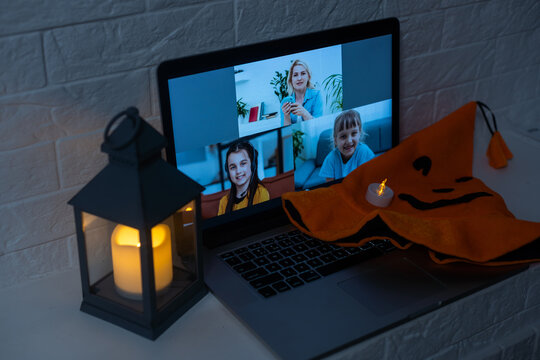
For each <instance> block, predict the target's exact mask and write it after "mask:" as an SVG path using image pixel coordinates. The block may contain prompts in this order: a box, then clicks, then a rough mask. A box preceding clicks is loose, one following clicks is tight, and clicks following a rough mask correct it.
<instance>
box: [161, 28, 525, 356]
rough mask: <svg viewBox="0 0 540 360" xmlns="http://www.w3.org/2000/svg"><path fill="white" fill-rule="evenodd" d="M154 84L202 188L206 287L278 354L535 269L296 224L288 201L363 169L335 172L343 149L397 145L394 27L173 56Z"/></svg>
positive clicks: (344, 338)
mask: <svg viewBox="0 0 540 360" xmlns="http://www.w3.org/2000/svg"><path fill="white" fill-rule="evenodd" d="M157 78H158V86H159V98H160V105H161V114H162V121H163V131H164V134H165V136H166V137H167V139H168V147H167V149H166V151H167V153H166V155H167V160H168V161H169V162H170V163H172V164H174V165H175V166H177V167H178V169H179V170H181V171H182V172H183V173H185V174H186V175H188V176H190V177H191V178H192V179H194V180H195V181H197V182H199V183H200V184H201V185H203V186H204V187H205V190H204V192H203V195H202V198H201V206H202V217H203V222H202V225H201V226H202V234H203V243H204V278H205V282H206V284H207V285H208V287H209V288H210V290H211V291H212V292H213V293H214V295H215V296H216V297H217V298H218V299H219V300H220V301H221V302H222V303H223V304H224V305H225V306H226V307H227V308H228V309H230V310H231V311H232V312H233V313H234V314H235V315H236V316H237V317H238V318H239V319H240V320H241V321H242V322H243V323H244V324H245V325H246V326H247V327H249V328H250V329H251V330H252V331H253V332H254V333H255V334H256V335H257V337H258V338H259V339H261V340H262V341H263V342H264V343H265V344H266V345H267V346H268V347H269V349H271V351H272V352H273V353H274V354H275V355H276V356H277V357H279V358H283V359H309V358H318V357H323V356H326V355H329V354H332V353H334V352H336V351H339V350H340V349H343V348H345V347H347V346H350V345H352V344H354V343H356V342H359V341H362V340H363V339H366V338H368V337H370V336H373V335H375V334H378V333H380V332H382V331H384V330H386V329H389V328H391V327H393V326H396V325H399V324H401V323H403V322H405V321H408V320H409V319H412V318H415V317H417V316H420V315H422V314H424V313H426V312H429V311H432V310H434V309H437V308H438V307H441V306H443V305H444V304H447V303H449V302H451V301H454V300H456V299H458V298H460V297H463V296H465V295H467V294H470V293H471V292H473V291H476V290H478V289H481V288H483V287H486V286H488V285H490V284H492V283H495V282H497V281H499V280H501V279H503V278H505V277H508V276H510V275H512V274H514V273H516V272H518V271H521V270H523V269H524V268H526V266H525V267H524V266H518V267H511V268H508V267H506V268H504V269H501V268H493V267H475V266H473V265H468V264H455V265H451V266H448V265H446V266H441V265H436V264H434V263H433V262H432V261H431V260H429V258H428V257H427V255H426V251H425V250H424V249H414V248H413V249H412V250H407V251H400V250H397V249H393V246H392V245H391V243H390V242H389V241H384V240H383V241H377V242H371V243H369V244H367V245H366V246H363V247H362V248H347V249H345V248H339V247H337V246H334V245H329V244H325V243H324V242H321V241H320V240H318V239H313V238H310V237H309V236H306V235H304V234H302V233H301V232H300V231H298V230H297V229H295V228H294V227H293V226H292V225H291V224H290V222H289V221H288V219H287V217H286V216H285V214H284V212H283V210H282V205H281V199H280V196H281V194H283V193H284V192H288V191H310V190H312V189H315V188H317V187H321V186H329V185H332V184H333V183H335V182H338V181H340V177H341V176H345V175H346V174H347V172H348V171H352V170H354V169H338V170H336V168H335V167H334V168H332V169H334V171H337V172H334V173H330V172H329V170H328V168H329V165H328V164H329V163H330V162H331V156H332V153H334V155H336V154H338V156H339V154H342V155H343V156H345V155H346V153H347V151H349V152H351V151H354V152H353V153H352V155H350V156H351V157H350V159H351V160H352V159H355V160H354V161H357V162H358V164H360V163H361V162H363V161H369V158H372V157H375V156H379V155H380V154H382V153H384V152H385V151H387V150H389V149H391V148H392V147H393V146H396V145H397V143H398V134H399V132H398V129H399V23H398V20H397V19H395V18H391V19H384V20H379V21H374V22H370V23H363V24H358V25H353V26H347V27H343V28H337V29H330V30H324V31H321V32H317V33H310V34H304V35H301V36H295V37H290V38H285V39H278V40H273V41H268V42H264V43H258V44H253V45H248V46H242V47H237V48H233V49H228V50H222V51H218V52H213V53H209V54H202V55H196V56H191V57H186V58H181V59H175V60H170V61H166V62H164V63H162V64H160V66H159V68H158V71H157ZM347 119H348V120H347ZM351 119H352V120H351ZM354 119H358V120H354ZM358 121H359V122H358ZM344 122H348V125H346V126H341V127H340V126H338V125H339V124H343V123H344ZM336 124H337V125H336ZM335 125H336V129H334V127H335ZM343 130H347V131H345V132H346V133H347V136H350V138H347V139H346V140H347V141H345V142H343V143H339V137H338V136H336V134H341V133H342V131H343ZM334 132H336V134H334ZM340 136H341V135H340ZM353 138H354V140H351V139H353ZM343 144H345V145H343ZM351 148H352V149H351ZM366 148H367V149H366ZM360 150H362V151H363V153H362V154H361V155H362V156H359V155H358V154H360ZM337 151H339V153H337ZM347 156H348V155H347ZM354 156H357V158H354ZM328 159H330V160H328Z"/></svg>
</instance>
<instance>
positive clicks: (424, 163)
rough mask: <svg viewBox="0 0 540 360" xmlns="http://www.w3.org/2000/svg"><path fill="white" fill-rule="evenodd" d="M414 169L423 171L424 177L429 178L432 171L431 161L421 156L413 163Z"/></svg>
mask: <svg viewBox="0 0 540 360" xmlns="http://www.w3.org/2000/svg"><path fill="white" fill-rule="evenodd" d="M413 167H414V168H415V169H416V170H418V171H420V170H422V175H424V176H427V174H428V173H429V170H431V159H430V158H429V157H427V156H420V157H419V158H418V159H416V160H414V161H413Z"/></svg>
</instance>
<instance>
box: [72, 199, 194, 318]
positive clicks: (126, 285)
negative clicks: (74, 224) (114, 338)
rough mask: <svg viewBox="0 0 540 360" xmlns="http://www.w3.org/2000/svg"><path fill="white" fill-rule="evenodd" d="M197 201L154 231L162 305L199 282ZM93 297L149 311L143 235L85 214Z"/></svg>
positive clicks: (158, 297)
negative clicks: (144, 291) (145, 305)
mask: <svg viewBox="0 0 540 360" xmlns="http://www.w3.org/2000/svg"><path fill="white" fill-rule="evenodd" d="M195 214H196V208H195V201H192V202H190V203H188V204H187V205H185V206H183V207H182V208H181V209H179V210H178V211H177V212H175V213H174V214H173V215H171V216H170V217H169V218H167V219H165V220H164V221H162V222H161V223H159V224H157V225H155V226H154V227H153V228H152V229H151V234H152V255H153V263H154V281H155V288H156V304H157V307H158V309H160V308H162V307H164V306H166V305H167V304H168V303H169V302H170V301H171V300H173V299H174V298H175V297H176V296H177V295H179V294H182V293H183V292H184V291H185V290H187V289H188V288H189V287H190V286H191V285H193V284H194V283H195V282H196V280H197V279H198V277H199V275H198V270H197V269H198V267H197V261H196V258H197V253H196V251H197V246H196V244H197V231H196V229H197V227H196V216H195ZM82 222H83V232H84V240H85V247H86V261H87V268H88V279H89V285H90V293H92V294H94V295H97V296H100V297H104V298H106V299H108V300H111V301H114V302H115V303H118V304H121V305H124V306H127V307H129V308H131V309H132V310H136V311H138V312H143V304H142V298H143V296H142V269H141V255H140V246H141V244H140V231H139V230H138V229H135V228H132V227H129V226H126V225H123V224H118V223H115V222H112V221H109V220H106V219H103V218H100V217H98V216H95V215H92V214H89V213H86V212H83V213H82Z"/></svg>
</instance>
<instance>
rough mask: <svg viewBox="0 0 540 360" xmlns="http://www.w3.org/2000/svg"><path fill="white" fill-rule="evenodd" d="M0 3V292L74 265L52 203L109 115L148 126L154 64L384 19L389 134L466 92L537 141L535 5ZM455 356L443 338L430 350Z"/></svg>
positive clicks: (91, 170) (86, 161)
mask: <svg viewBox="0 0 540 360" xmlns="http://www.w3.org/2000/svg"><path fill="white" fill-rule="evenodd" d="M0 9H1V11H0V69H1V72H0V287H7V286H11V285H13V284H15V283H19V282H21V281H25V280H28V279H30V278H36V277H40V276H45V275H47V274H48V273H51V272H55V271H60V270H63V269H67V268H73V267H77V266H78V265H77V260H76V256H75V246H74V235H73V234H74V223H73V218H72V210H71V208H69V207H68V205H67V204H66V201H67V200H68V199H69V198H70V197H71V196H72V195H73V194H74V193H76V192H77V191H78V190H79V189H80V188H81V186H82V185H83V184H85V183H86V182H87V181H88V180H89V179H90V178H92V177H93V176H94V175H95V174H96V173H97V172H98V171H99V170H100V169H101V167H102V166H103V165H104V164H105V162H106V158H105V156H104V155H103V154H102V153H100V151H99V145H100V143H101V141H102V140H101V139H102V132H103V128H104V126H105V124H106V123H107V121H108V120H109V119H110V118H111V117H112V116H113V115H114V114H116V113H117V112H118V111H120V110H123V109H124V108H125V107H127V106H128V105H134V106H137V107H138V108H139V109H140V111H141V113H142V115H143V116H144V117H145V118H147V119H148V120H150V121H151V122H152V123H153V124H154V125H157V126H158V127H159V106H158V102H157V90H156V86H155V69H156V66H157V65H158V64H159V63H160V62H161V61H162V60H165V59H170V58H175V57H179V56H186V55H191V54H196V53H201V52H207V51H211V50H217V49H222V48H228V47H233V46H237V45H243V44H249V43H254V42H258V41H264V40H269V39H274V38H280V37H285V36H290V35H295V34H301V33H305V32H310V31H316V30H321V29H327V28H332V27H337V26H343V25H348V24H353V23H357V22H363V21H369V20H374V19H379V18H384V17H389V16H397V17H398V18H399V19H400V22H401V27H402V29H401V38H402V44H401V51H402V60H401V71H402V80H401V94H402V100H401V102H400V112H401V116H402V124H401V133H400V136H401V137H402V138H403V137H406V136H408V135H410V134H412V133H413V132H416V131H418V130H420V129H422V128H424V127H426V126H427V125H429V124H431V123H433V122H434V121H436V120H437V119H439V118H441V117H442V116H444V115H446V114H447V113H449V112H451V111H452V110H453V109H455V108H457V107H459V106H460V105H462V104H463V103H465V102H468V101H470V100H476V99H477V100H482V101H484V102H486V103H487V104H488V105H490V106H491V107H492V108H493V109H494V110H495V112H496V114H497V115H498V119H499V123H500V126H501V127H509V126H511V127H514V128H517V129H519V130H520V131H523V132H527V131H528V132H529V133H530V134H531V135H533V136H537V137H539V138H540V135H539V134H540V116H539V114H540V3H539V2H538V1H537V0H410V1H400V0H379V1H374V0H350V1H343V0H341V1H339V0H309V1H308V0H297V1H291V0H222V1H205V0H181V1H173V0H116V1H112V0H109V1H104V0H99V1H98V0H88V1H83V2H79V1H70V0H54V1H38V0H26V1H10V0H0ZM534 129H537V131H536V132H533V131H534ZM535 289H536V290H535V291H536V292H538V285H536V288H535ZM537 298H538V297H537ZM537 308H538V305H537V306H536V309H537ZM537 310H538V309H537ZM531 331H532V330H531ZM534 331H536V332H534ZM534 331H533V333H534V334H538V332H539V326H538V324H537V326H536V328H535V330H534ZM531 334H532V333H531ZM535 336H536V337H538V335H535ZM411 339H412V340H413V339H414V338H411ZM521 340H522V339H521V338H520V341H521ZM385 341H387V342H389V343H388V344H387V345H386V349H387V350H386V351H393V350H392V349H393V348H392V346H393V345H392V340H391V339H390V340H385ZM524 341H526V337H525V340H524ZM456 343H457V344H459V343H460V342H459V341H457V342H456ZM510 345H511V344H509V345H508V347H509V346H510ZM502 346H503V345H501V347H500V348H497V349H499V350H500V349H502ZM499 350H497V351H495V353H496V354H498V355H496V357H501V356H502V357H504V356H503V355H504V352H500V351H499ZM501 351H502V350H501ZM374 354H375V353H374ZM429 354H435V352H433V351H431V352H430V353H429ZM456 354H459V355H460V356H461V355H464V353H463V352H462V350H461V347H459V346H457V345H456V348H455V349H451V348H446V349H444V350H443V351H442V352H441V353H440V356H438V357H437V356H435V358H453V357H455V356H454V355H456ZM501 354H502V355H501ZM426 355H428V354H426Z"/></svg>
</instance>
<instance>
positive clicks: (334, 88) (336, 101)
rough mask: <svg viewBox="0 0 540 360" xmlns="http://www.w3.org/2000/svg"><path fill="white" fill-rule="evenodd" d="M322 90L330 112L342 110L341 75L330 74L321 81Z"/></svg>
mask: <svg viewBox="0 0 540 360" xmlns="http://www.w3.org/2000/svg"><path fill="white" fill-rule="evenodd" d="M323 88H324V90H325V92H326V103H327V104H330V110H331V111H332V112H338V111H342V110H343V75H342V74H332V75H329V76H328V77H326V79H324V80H323Z"/></svg>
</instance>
